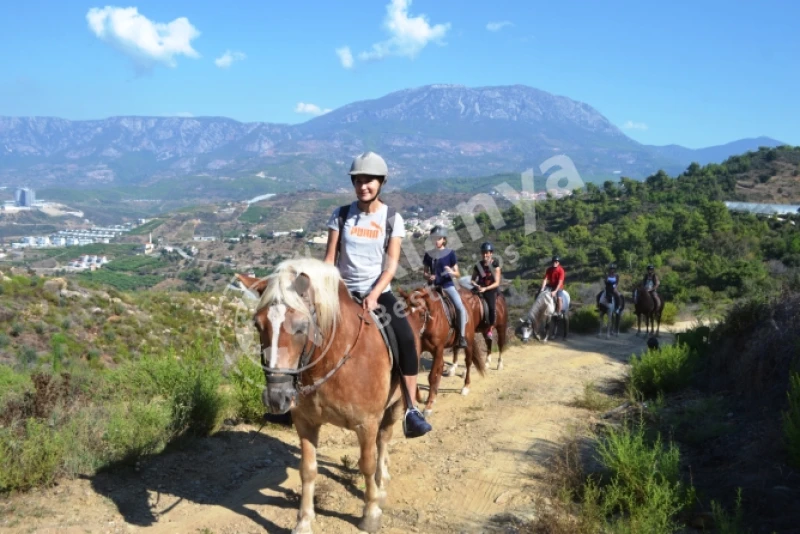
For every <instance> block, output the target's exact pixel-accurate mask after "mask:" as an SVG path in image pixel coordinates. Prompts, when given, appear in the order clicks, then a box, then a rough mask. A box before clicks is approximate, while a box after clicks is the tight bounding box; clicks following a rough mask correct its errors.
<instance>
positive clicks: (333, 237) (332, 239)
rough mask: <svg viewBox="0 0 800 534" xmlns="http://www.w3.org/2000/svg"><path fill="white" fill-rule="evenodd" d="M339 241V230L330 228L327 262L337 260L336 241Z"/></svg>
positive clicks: (326, 253) (326, 254) (331, 262)
mask: <svg viewBox="0 0 800 534" xmlns="http://www.w3.org/2000/svg"><path fill="white" fill-rule="evenodd" d="M337 241H339V230H331V229H330V228H328V248H327V249H326V250H325V260H324V261H325V263H330V264H331V265H333V262H334V261H336V243H337Z"/></svg>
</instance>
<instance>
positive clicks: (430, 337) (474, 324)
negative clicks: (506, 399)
mask: <svg viewBox="0 0 800 534" xmlns="http://www.w3.org/2000/svg"><path fill="white" fill-rule="evenodd" d="M458 293H459V295H460V296H461V300H462V302H463V303H464V307H465V308H466V310H467V315H468V317H467V328H466V330H465V337H466V340H467V348H466V349H464V362H465V365H466V368H467V370H466V373H465V374H464V386H463V387H462V389H461V394H462V395H467V394H469V386H470V384H471V378H470V371H471V369H472V364H473V363H474V364H475V368H476V369H477V370H478V372H479V373H480V374H481V376H483V375H485V373H486V363H488V361H489V358H488V355H487V360H486V362H484V360H483V359H482V358H481V356H480V355H479V354H478V353H477V351H476V350H475V334H477V333H480V334H482V335H483V338H484V340H485V341H486V346H487V347H488V349H489V354H491V351H492V339H490V338H487V337H486V336H487V334H488V332H489V327H488V326H486V325H482V324H481V321H482V320H483V306H482V305H481V301H480V297H478V296H477V295H475V294H473V293H472V292H471V291H468V290H466V289H464V288H463V287H458ZM399 294H400V296H402V297H403V298H404V299H405V300H406V303H407V305H408V306H409V309H410V314H409V317H415V321H414V322H415V323H420V324H422V332H421V341H422V351H423V352H425V351H427V352H429V353H430V354H431V355H432V356H433V364H432V365H431V370H430V373H429V374H428V384H429V387H430V389H429V391H428V399H427V401H426V403H425V410H424V412H423V413H424V414H425V416H426V417H427V416H428V415H430V414H431V413H432V411H433V403H434V402H435V401H436V396H437V395H438V393H439V384H440V382H441V379H442V375H443V374H444V350H445V349H447V348H452V349H453V366H452V367H451V369H452V370H453V371H455V367H456V366H457V360H458V348H457V347H455V344H456V333H457V328H458V327H457V326H456V327H455V328H454V327H451V325H450V324H449V323H448V321H447V315H446V313H445V310H444V306H445V302H444V300H443V298H442V296H441V294H440V293H438V292H436V291H434V290H433V289H432V288H431V287H430V286H424V287H421V288H418V289H415V290H414V291H412V292H411V293H408V294H407V293H405V292H403V291H400V292H399ZM495 315H496V317H495V323H496V330H497V344H498V348H499V349H500V355H499V357H498V362H497V368H498V369H502V368H503V350H504V349H505V346H506V335H507V329H508V324H507V323H508V314H507V312H506V305H505V299H504V298H503V295H502V293H499V294H498V296H497V301H496V314H495ZM453 374H455V372H453V373H452V374H450V375H449V376H453Z"/></svg>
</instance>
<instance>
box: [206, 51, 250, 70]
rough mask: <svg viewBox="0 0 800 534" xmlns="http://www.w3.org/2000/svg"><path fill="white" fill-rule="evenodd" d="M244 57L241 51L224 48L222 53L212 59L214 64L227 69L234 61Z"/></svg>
mask: <svg viewBox="0 0 800 534" xmlns="http://www.w3.org/2000/svg"><path fill="white" fill-rule="evenodd" d="M246 57H247V56H245V55H244V53H243V52H231V51H230V50H226V51H225V53H224V54H222V55H221V56H219V57H218V58H217V59H215V60H214V65H216V66H217V67H219V68H221V69H227V68H228V67H230V66H231V64H232V63H233V62H234V61H242V60H243V59H244V58H246Z"/></svg>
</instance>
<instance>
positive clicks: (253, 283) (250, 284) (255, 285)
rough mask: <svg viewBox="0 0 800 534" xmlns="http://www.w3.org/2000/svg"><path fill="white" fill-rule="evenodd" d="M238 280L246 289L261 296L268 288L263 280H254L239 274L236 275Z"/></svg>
mask: <svg viewBox="0 0 800 534" xmlns="http://www.w3.org/2000/svg"><path fill="white" fill-rule="evenodd" d="M236 278H238V279H239V281H240V282H241V283H242V284H243V285H244V287H246V288H247V289H249V290H250V291H255V292H256V293H258V295H259V296H261V295H262V294H263V293H264V290H265V289H266V288H267V281H266V280H264V279H262V278H254V277H252V276H247V275H246V274H239V273H236Z"/></svg>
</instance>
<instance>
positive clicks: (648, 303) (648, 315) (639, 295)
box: [633, 285, 664, 336]
mask: <svg viewBox="0 0 800 534" xmlns="http://www.w3.org/2000/svg"><path fill="white" fill-rule="evenodd" d="M658 300H659V301H660V306H658V309H656V302H655V299H654V298H653V295H651V294H650V292H649V291H647V290H646V289H645V288H644V286H642V285H639V286H638V287H637V288H636V289H634V290H633V304H634V307H635V312H636V319H637V322H638V330H637V332H636V335H637V336H638V335H640V334H641V333H642V316H643V315H644V327H645V332H646V335H651V334H654V335H656V336H658V335H659V332H660V331H661V312H663V311H664V298H663V297H661V296H660V295H659V299H658ZM656 321H658V326H656Z"/></svg>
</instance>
